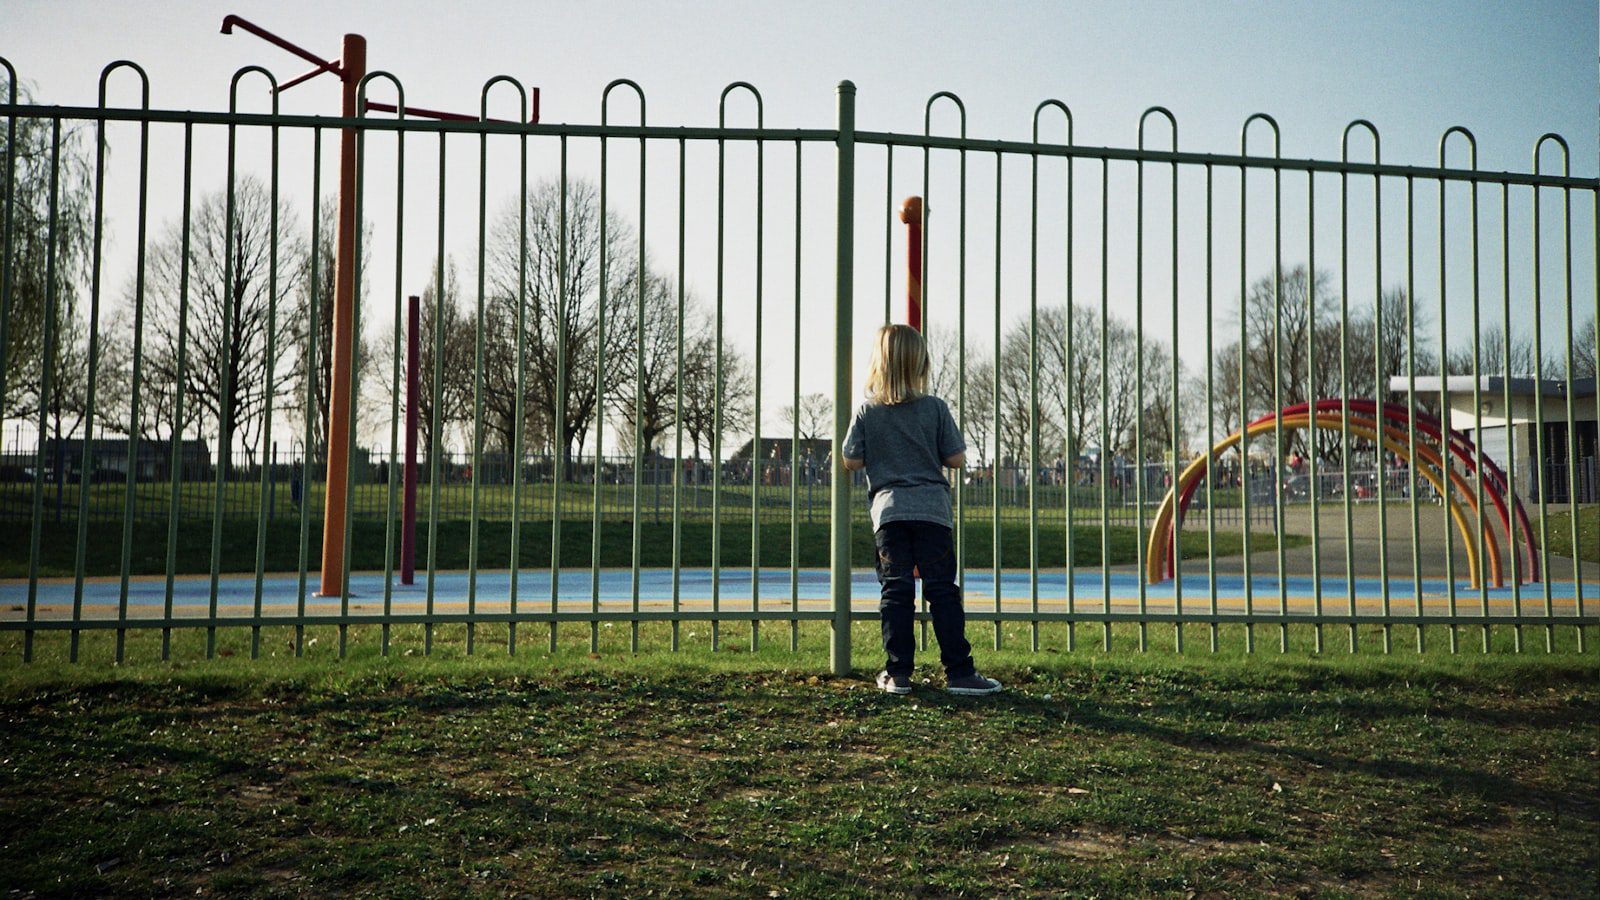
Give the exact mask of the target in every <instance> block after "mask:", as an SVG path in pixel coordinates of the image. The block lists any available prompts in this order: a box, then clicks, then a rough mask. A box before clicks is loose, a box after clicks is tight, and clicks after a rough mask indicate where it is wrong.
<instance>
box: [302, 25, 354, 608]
mask: <svg viewBox="0 0 1600 900" xmlns="http://www.w3.org/2000/svg"><path fill="white" fill-rule="evenodd" d="M339 68H340V75H341V76H342V77H343V78H344V102H343V103H342V104H341V108H340V115H342V116H344V117H345V118H347V119H353V118H355V116H356V89H357V87H358V86H359V85H360V84H361V79H362V78H363V77H365V76H366V74H367V39H366V38H364V37H362V36H361V35H359V34H347V35H345V36H344V51H343V56H342V57H341V58H340V60H339ZM313 202H315V198H313ZM358 227H359V224H358V223H357V222H356V132H355V129H353V128H346V129H344V130H343V131H341V132H340V135H339V252H338V256H337V257H335V268H334V292H333V335H332V352H333V367H332V372H331V374H330V377H329V379H328V381H329V384H328V474H327V478H328V484H327V492H326V498H327V502H326V505H325V506H324V507H323V516H322V590H321V595H322V596H324V597H333V596H337V595H338V594H339V593H340V592H341V591H342V590H343V587H342V585H343V580H344V567H345V562H346V560H345V558H344V529H345V520H346V518H347V516H348V515H349V501H350V498H349V496H348V493H347V491H346V490H345V487H346V483H347V481H348V475H349V472H350V439H351V437H352V436H351V434H350V379H351V375H352V371H351V368H352V367H351V355H352V349H353V348H354V346H355V335H354V334H353V333H352V332H353V328H354V315H355V302H356V266H355V252H356V228H358Z"/></svg>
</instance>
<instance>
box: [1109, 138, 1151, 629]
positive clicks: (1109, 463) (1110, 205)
mask: <svg viewBox="0 0 1600 900" xmlns="http://www.w3.org/2000/svg"><path fill="white" fill-rule="evenodd" d="M1110 245H1111V160H1110V158H1109V157H1104V156H1102V157H1101V158H1100V604H1101V612H1104V613H1107V614H1109V613H1110V612H1111V507H1110V503H1111V493H1110V491H1111V482H1110V480H1109V478H1110V474H1111V462H1110V456H1111V415H1110V413H1111V394H1110V381H1111V379H1109V378H1108V377H1106V371H1107V367H1108V366H1109V365H1110V355H1109V349H1110V340H1111V330H1110V328H1111V326H1110V323H1111V294H1110V285H1109V273H1110V269H1111V256H1110ZM1140 577H1143V576H1140ZM1100 645H1101V649H1102V650H1103V651H1105V652H1107V653H1109V652H1110V651H1111V620H1110V619H1105V620H1103V621H1102V622H1101V623H1100Z"/></svg>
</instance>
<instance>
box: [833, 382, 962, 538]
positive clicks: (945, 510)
mask: <svg viewBox="0 0 1600 900" xmlns="http://www.w3.org/2000/svg"><path fill="white" fill-rule="evenodd" d="M841 449H842V451H843V453H844V456H845V457H846V458H848V459H865V460H866V462H867V469H866V471H867V496H868V498H869V508H870V510H871V512H872V528H873V530H874V531H876V530H877V529H879V528H882V527H883V524H884V523H885V522H907V521H913V522H934V523H937V524H939V525H944V526H946V527H952V526H953V523H954V520H953V519H952V518H951V515H950V482H949V481H948V480H946V479H945V477H944V468H943V466H944V460H945V459H946V458H948V457H951V456H954V455H956V454H957V453H960V452H962V451H964V450H966V449H967V444H966V441H964V440H962V438H961V429H959V428H957V427H956V421H955V419H954V418H952V417H951V415H950V407H949V405H948V404H946V403H945V402H944V401H943V400H941V399H939V398H938V397H934V396H931V395H929V396H922V397H918V398H916V399H914V400H907V401H905V402H904V403H895V404H892V405H891V404H884V403H870V402H869V403H863V404H861V406H860V407H859V408H857V409H856V415H855V419H854V420H853V421H851V423H850V432H849V434H847V435H846V436H845V439H844V446H843V448H841Z"/></svg>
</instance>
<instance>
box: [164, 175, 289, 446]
mask: <svg viewBox="0 0 1600 900" xmlns="http://www.w3.org/2000/svg"><path fill="white" fill-rule="evenodd" d="M232 203H233V208H232V221H231V224H230V221H229V215H228V212H229V208H228V204H229V198H228V192H227V190H225V189H224V190H219V191H217V192H215V193H213V194H210V195H208V196H207V197H205V198H204V199H202V200H201V201H200V203H199V204H198V206H197V207H196V209H195V210H194V213H193V223H192V226H191V230H190V235H189V252H188V259H187V264H188V292H187V298H185V297H183V296H182V290H181V288H182V278H183V271H182V270H183V266H184V263H185V260H184V253H183V235H182V231H181V225H180V223H177V222H174V223H171V224H169V226H168V227H167V230H166V233H165V234H164V235H163V236H162V238H161V239H160V240H159V241H157V242H156V244H155V246H154V247H153V248H152V249H151V251H150V254H149V275H148V283H147V303H148V309H147V312H146V316H145V321H146V323H147V325H148V328H149V330H150V333H149V335H148V337H147V338H146V341H147V347H148V349H147V354H148V355H147V360H148V362H149V372H150V385H151V389H152V391H155V392H159V391H161V390H168V391H171V390H182V391H183V393H184V404H185V405H186V406H187V405H189V404H194V405H195V407H196V408H195V409H194V412H195V413H196V414H198V415H200V416H201V417H202V418H203V419H204V420H205V421H206V422H208V423H209V425H210V427H209V429H208V431H209V433H211V434H214V435H218V436H219V444H218V447H217V455H218V458H219V460H220V461H222V462H223V464H224V465H226V460H227V457H228V454H229V452H230V450H231V448H232V447H234V446H240V447H242V448H243V449H244V450H245V452H246V454H247V455H248V456H250V457H251V458H252V459H253V458H254V456H255V453H256V450H257V448H258V446H259V444H260V442H261V441H262V439H263V436H264V430H265V425H266V415H267V411H268V408H269V405H270V406H272V407H276V408H279V409H282V408H283V407H285V406H286V405H289V404H292V398H291V396H290V391H291V387H292V385H293V382H294V368H295V365H294V362H293V355H294V353H295V350H296V348H297V347H298V346H299V340H298V337H299V335H300V334H301V331H300V328H299V325H300V322H299V321H298V319H299V317H298V316H297V315H295V308H294V306H293V303H292V295H293V291H294V290H295V287H296V285H298V284H300V281H301V267H302V265H303V262H304V259H305V251H304V244H303V242H302V241H300V240H299V239H298V238H297V237H296V235H297V234H298V232H299V230H298V228H297V227H296V224H295V216H294V213H293V211H292V210H290V208H289V207H288V205H287V204H286V203H284V202H283V201H282V200H280V201H278V204H277V208H276V210H274V208H273V204H272V198H271V195H270V194H269V192H268V190H267V188H266V186H265V185H264V184H262V183H261V181H260V180H259V179H257V178H255V177H253V176H248V175H247V176H242V177H240V179H239V180H238V182H237V183H236V184H235V185H234V190H233V199H232ZM274 213H276V223H277V232H276V233H274V232H273V231H272V225H273V221H274ZM274 253H276V257H275V259H274ZM274 267H275V271H274ZM180 339H182V340H183V341H184V342H185V347H184V350H185V355H186V359H185V360H184V363H185V365H184V366H183V367H182V371H181V372H180V370H179V359H178V356H179V353H178V349H179V346H178V345H179V341H180ZM162 408H164V404H163V403H161V402H159V401H158V402H157V403H154V404H153V405H152V409H154V410H159V409H162ZM169 424H181V423H169Z"/></svg>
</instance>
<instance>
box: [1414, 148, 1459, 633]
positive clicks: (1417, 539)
mask: <svg viewBox="0 0 1600 900" xmlns="http://www.w3.org/2000/svg"><path fill="white" fill-rule="evenodd" d="M1416 234H1417V209H1416V191H1415V183H1414V180H1413V178H1412V177H1411V176H1410V175H1407V176H1406V407H1407V409H1408V410H1409V412H1408V414H1407V415H1406V456H1407V459H1406V498H1407V499H1408V500H1409V501H1410V508H1411V596H1412V602H1413V611H1414V612H1415V614H1416V615H1417V617H1418V619H1417V652H1418V653H1421V652H1423V650H1424V649H1425V644H1424V640H1425V634H1426V633H1425V631H1424V628H1423V624H1422V619H1421V616H1422V549H1421V548H1422V531H1421V526H1420V525H1419V522H1418V517H1417V416H1416V409H1417V347H1416V336H1417V277H1416V272H1417V267H1416V252H1415V247H1414V245H1415V242H1416ZM1448 537H1449V535H1448V534H1447V535H1446V538H1448Z"/></svg>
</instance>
